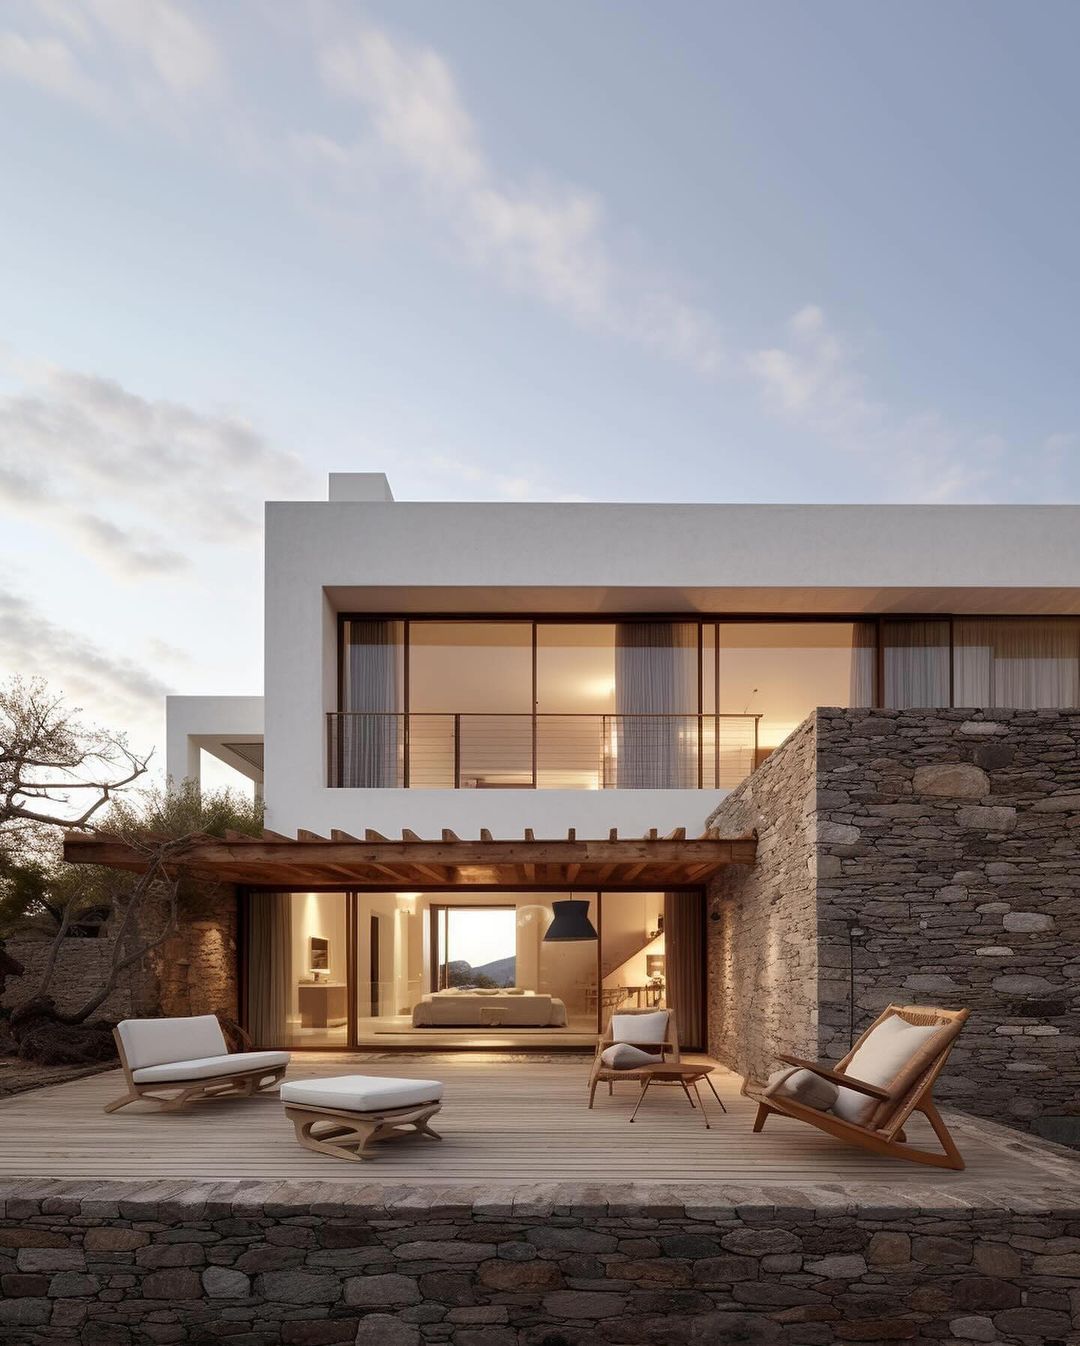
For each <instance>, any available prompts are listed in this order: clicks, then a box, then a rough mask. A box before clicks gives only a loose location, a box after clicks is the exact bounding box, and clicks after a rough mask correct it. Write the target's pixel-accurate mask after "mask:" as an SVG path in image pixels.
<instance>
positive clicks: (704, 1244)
mask: <svg viewBox="0 0 1080 1346" xmlns="http://www.w3.org/2000/svg"><path fill="white" fill-rule="evenodd" d="M660 1246H661V1248H663V1250H664V1256H665V1257H687V1258H691V1259H694V1258H699V1257H715V1256H716V1255H717V1254H718V1253H719V1252H720V1244H719V1243H718V1242H717V1241H716V1239H714V1238H709V1237H708V1235H706V1234H671V1235H669V1236H668V1237H667V1238H662V1239H661V1240H660Z"/></svg>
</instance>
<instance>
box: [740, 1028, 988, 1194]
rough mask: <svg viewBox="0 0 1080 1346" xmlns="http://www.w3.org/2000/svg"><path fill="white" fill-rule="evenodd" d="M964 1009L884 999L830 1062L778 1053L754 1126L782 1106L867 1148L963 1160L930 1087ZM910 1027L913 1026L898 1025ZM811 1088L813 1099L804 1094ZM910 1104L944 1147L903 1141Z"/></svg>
mask: <svg viewBox="0 0 1080 1346" xmlns="http://www.w3.org/2000/svg"><path fill="white" fill-rule="evenodd" d="M968 1014H969V1011H968V1010H945V1009H931V1008H929V1007H928V1006H925V1005H889V1006H888V1007H887V1008H886V1009H885V1011H884V1012H883V1013H882V1014H881V1015H880V1017H879V1018H878V1019H876V1020H875V1021H874V1023H872V1024H871V1025H870V1027H869V1028H868V1029H867V1030H866V1032H865V1033H863V1035H862V1036H861V1037H860V1038H859V1040H858V1041H857V1042H856V1043H855V1045H854V1046H853V1047H852V1049H851V1051H849V1052H848V1054H847V1055H846V1056H845V1057H844V1058H843V1060H841V1061H839V1062H838V1063H837V1064H836V1065H835V1066H825V1065H819V1064H817V1063H816V1062H813V1061H803V1060H801V1059H800V1058H799V1057H797V1056H782V1057H781V1058H780V1059H781V1060H782V1061H783V1062H784V1063H785V1064H786V1065H787V1066H789V1067H791V1069H789V1070H785V1071H778V1072H777V1073H776V1075H774V1076H773V1077H772V1078H771V1079H770V1081H769V1084H768V1087H767V1088H766V1090H765V1092H764V1094H763V1095H762V1096H761V1098H760V1099H759V1105H758V1112H757V1118H756V1120H755V1122H754V1130H755V1131H760V1130H761V1129H762V1127H763V1126H764V1125H765V1122H766V1119H767V1118H768V1117H769V1114H770V1113H773V1112H776V1113H782V1114H783V1115H784V1116H787V1117H794V1118H796V1119H797V1120H798V1121H801V1122H809V1124H810V1125H811V1126H816V1127H817V1128H818V1130H819V1131H827V1132H828V1133H829V1135H831V1136H836V1137H837V1138H838V1139H839V1140H846V1141H850V1142H851V1143H852V1144H853V1145H859V1146H861V1147H862V1148H863V1149H864V1150H870V1151H871V1152H872V1153H874V1154H886V1155H891V1156H893V1157H894V1158H896V1159H910V1160H912V1161H913V1162H915V1163H918V1164H931V1165H933V1166H934V1167H936V1168H953V1169H961V1168H963V1167H964V1161H963V1159H962V1158H961V1156H960V1152H959V1150H957V1148H956V1145H955V1144H954V1142H953V1138H952V1136H951V1135H950V1134H949V1131H948V1128H947V1127H946V1125H945V1123H944V1121H942V1118H941V1115H940V1114H939V1112H938V1110H937V1108H936V1107H935V1106H934V1104H933V1101H932V1099H931V1096H930V1095H931V1091H932V1090H933V1087H934V1081H935V1080H936V1079H937V1077H938V1076H939V1075H940V1074H941V1070H942V1067H943V1066H944V1065H945V1062H946V1060H947V1059H948V1056H949V1053H950V1051H952V1048H953V1044H954V1043H955V1041H956V1039H957V1037H958V1036H959V1033H960V1030H961V1029H962V1028H963V1026H964V1022H965V1020H966V1019H967V1017H968ZM911 1029H915V1030H919V1031H917V1032H905V1030H911ZM811 1095H814V1096H815V1101H814V1102H813V1103H809V1102H807V1101H806V1100H807V1098H808V1097H810V1096H811ZM830 1099H831V1102H830V1101H829V1100H830ZM913 1112H921V1113H922V1114H923V1115H924V1116H925V1117H926V1119H927V1121H928V1122H929V1123H930V1125H931V1126H932V1127H933V1129H934V1134H935V1135H936V1136H937V1138H938V1141H939V1142H940V1144H941V1148H942V1151H943V1153H941V1154H938V1153H936V1152H934V1151H931V1150H922V1149H918V1148H916V1147H915V1146H913V1145H910V1144H908V1141H907V1136H906V1134H905V1132H904V1123H905V1122H906V1121H907V1120H908V1118H909V1117H910V1116H911V1114H912V1113H913Z"/></svg>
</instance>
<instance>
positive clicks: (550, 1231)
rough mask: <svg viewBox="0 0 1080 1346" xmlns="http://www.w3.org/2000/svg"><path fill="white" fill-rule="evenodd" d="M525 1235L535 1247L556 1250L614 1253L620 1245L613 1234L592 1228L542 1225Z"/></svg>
mask: <svg viewBox="0 0 1080 1346" xmlns="http://www.w3.org/2000/svg"><path fill="white" fill-rule="evenodd" d="M525 1237H526V1238H527V1239H528V1240H529V1242H530V1243H531V1244H532V1245H533V1247H534V1248H547V1249H551V1250H554V1251H556V1252H574V1253H613V1252H614V1251H615V1249H616V1248H617V1247H618V1246H619V1240H618V1239H617V1238H615V1237H614V1235H612V1234H600V1233H597V1232H596V1231H595V1230H592V1229H560V1228H558V1226H552V1227H551V1228H544V1227H542V1226H541V1227H540V1228H538V1229H530V1230H529V1231H528V1233H527V1234H526V1235H525Z"/></svg>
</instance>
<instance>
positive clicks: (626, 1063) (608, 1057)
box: [600, 1042, 661, 1070]
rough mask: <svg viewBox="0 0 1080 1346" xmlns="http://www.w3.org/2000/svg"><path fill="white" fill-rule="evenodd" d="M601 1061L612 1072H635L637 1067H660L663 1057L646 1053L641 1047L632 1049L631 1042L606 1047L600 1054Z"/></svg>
mask: <svg viewBox="0 0 1080 1346" xmlns="http://www.w3.org/2000/svg"><path fill="white" fill-rule="evenodd" d="M600 1060H601V1061H603V1063H604V1065H605V1066H609V1067H610V1068H611V1069H612V1070H633V1069H634V1068H635V1067H636V1066H655V1065H659V1063H660V1060H661V1056H660V1053H659V1052H646V1051H642V1049H641V1048H640V1047H632V1046H631V1045H630V1043H629V1042H616V1043H614V1044H613V1045H612V1046H610V1047H605V1049H604V1050H603V1051H602V1052H601V1053H600Z"/></svg>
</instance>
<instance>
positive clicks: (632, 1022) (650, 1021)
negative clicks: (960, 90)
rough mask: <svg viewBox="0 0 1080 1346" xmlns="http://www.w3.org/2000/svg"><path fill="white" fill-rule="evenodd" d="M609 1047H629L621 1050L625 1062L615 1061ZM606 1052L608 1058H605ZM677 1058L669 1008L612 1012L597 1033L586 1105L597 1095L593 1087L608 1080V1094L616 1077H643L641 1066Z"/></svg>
mask: <svg viewBox="0 0 1080 1346" xmlns="http://www.w3.org/2000/svg"><path fill="white" fill-rule="evenodd" d="M612 1047H628V1048H630V1049H631V1050H630V1051H628V1052H624V1053H621V1054H622V1055H623V1056H625V1057H626V1064H625V1065H619V1064H614V1063H613V1062H612V1060H611V1057H612V1056H613V1055H618V1054H616V1053H611V1051H610V1049H611V1048H612ZM605 1055H607V1056H608V1058H609V1059H608V1060H607V1061H605V1060H604V1057H605ZM678 1060H679V1034H678V1030H677V1028H676V1026H675V1015H674V1014H673V1013H672V1012H671V1010H669V1009H621V1010H618V1011H616V1012H615V1013H614V1014H612V1016H611V1018H610V1019H609V1020H608V1022H607V1027H606V1028H605V1029H604V1031H603V1032H602V1033H601V1034H600V1039H599V1041H598V1042H597V1044H596V1055H595V1056H594V1057H593V1063H592V1070H591V1071H590V1072H589V1107H590V1108H591V1107H592V1105H593V1099H594V1098H595V1096H596V1086H597V1085H598V1084H599V1083H600V1082H601V1080H606V1081H607V1087H608V1093H609V1094H610V1093H612V1092H613V1087H612V1086H613V1083H614V1081H615V1080H644V1078H645V1075H644V1073H643V1069H644V1067H646V1066H650V1065H660V1064H662V1063H663V1062H677V1061H678Z"/></svg>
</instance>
